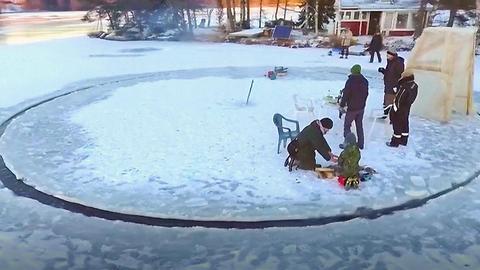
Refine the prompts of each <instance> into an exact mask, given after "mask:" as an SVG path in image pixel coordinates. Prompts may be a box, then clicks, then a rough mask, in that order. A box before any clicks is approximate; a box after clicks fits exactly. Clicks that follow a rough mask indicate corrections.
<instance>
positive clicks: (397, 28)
mask: <svg viewBox="0 0 480 270" xmlns="http://www.w3.org/2000/svg"><path fill="white" fill-rule="evenodd" d="M419 8H420V0H339V1H337V18H338V19H337V21H340V27H341V28H349V29H350V30H351V31H352V33H353V34H354V35H355V36H359V35H372V34H374V33H375V31H377V30H378V31H380V32H382V33H383V34H384V35H386V36H410V35H412V34H413V33H414V32H415V24H416V20H417V19H418V10H419ZM427 10H428V9H427ZM426 15H427V16H428V15H429V14H428V11H426ZM427 16H425V17H424V18H425V20H424V21H423V22H421V23H423V24H424V25H426V21H427V20H426V18H427Z"/></svg>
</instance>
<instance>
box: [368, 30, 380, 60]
mask: <svg viewBox="0 0 480 270" xmlns="http://www.w3.org/2000/svg"><path fill="white" fill-rule="evenodd" d="M382 48H383V38H382V35H381V34H380V32H378V31H377V32H375V34H374V35H373V37H372V41H370V46H368V50H369V51H370V63H373V56H374V55H375V53H376V54H377V59H378V62H379V63H381V62H382V57H381V56H380V50H381V49H382Z"/></svg>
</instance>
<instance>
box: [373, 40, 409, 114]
mask: <svg viewBox="0 0 480 270" xmlns="http://www.w3.org/2000/svg"><path fill="white" fill-rule="evenodd" d="M404 69H405V64H404V59H403V58H402V57H399V56H398V54H397V52H396V51H395V49H389V50H388V51H387V66H386V67H385V68H379V69H378V72H380V73H382V74H383V83H384V85H385V88H384V97H383V110H384V111H383V113H384V115H385V116H384V118H387V116H388V112H389V111H390V108H391V106H392V104H393V99H394V98H395V90H394V88H395V87H396V86H397V84H398V80H399V79H400V77H401V76H402V72H403V70H404Z"/></svg>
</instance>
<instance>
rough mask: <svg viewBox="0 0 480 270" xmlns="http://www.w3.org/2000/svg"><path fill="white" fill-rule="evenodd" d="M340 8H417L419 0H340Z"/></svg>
mask: <svg viewBox="0 0 480 270" xmlns="http://www.w3.org/2000/svg"><path fill="white" fill-rule="evenodd" d="M340 4H341V8H342V9H348V8H353V9H363V10H399V9H400V10H402V9H410V10H411V9H419V8H420V0H340Z"/></svg>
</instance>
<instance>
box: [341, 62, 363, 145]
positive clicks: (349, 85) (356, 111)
mask: <svg viewBox="0 0 480 270" xmlns="http://www.w3.org/2000/svg"><path fill="white" fill-rule="evenodd" d="M350 71H351V73H352V74H351V75H350V76H348V80H347V82H346V83H345V88H344V89H343V95H342V99H341V102H340V110H342V111H345V106H347V109H346V112H347V113H346V115H345V122H344V125H343V137H344V138H346V137H347V135H348V134H349V133H350V132H351V130H350V127H351V126H352V122H353V121H354V120H355V126H356V128H357V137H358V142H357V145H358V148H360V149H363V146H364V136H363V114H364V111H365V104H366V102H367V97H368V80H367V79H365V77H363V75H362V74H361V71H362V67H361V66H360V65H354V66H353V67H352V68H351V69H350ZM340 148H343V144H341V145H340Z"/></svg>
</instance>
